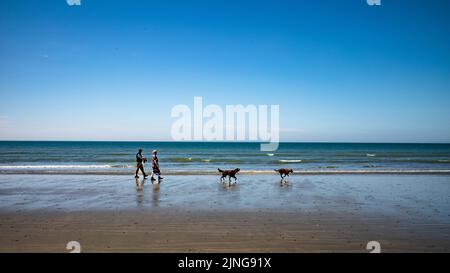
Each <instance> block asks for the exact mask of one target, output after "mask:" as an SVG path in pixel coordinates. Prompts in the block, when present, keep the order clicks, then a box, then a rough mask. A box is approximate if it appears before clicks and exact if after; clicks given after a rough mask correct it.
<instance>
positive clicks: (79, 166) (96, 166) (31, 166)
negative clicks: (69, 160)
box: [0, 165, 124, 169]
mask: <svg viewBox="0 0 450 273" xmlns="http://www.w3.org/2000/svg"><path fill="white" fill-rule="evenodd" d="M121 166H124V165H121ZM113 167H114V166H111V165H6V166H2V165H0V169H107V168H113Z"/></svg>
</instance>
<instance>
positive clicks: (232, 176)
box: [217, 168, 241, 184]
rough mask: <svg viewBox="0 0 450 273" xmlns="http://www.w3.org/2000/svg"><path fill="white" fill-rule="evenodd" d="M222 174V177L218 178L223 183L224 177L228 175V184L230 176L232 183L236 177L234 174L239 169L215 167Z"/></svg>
mask: <svg viewBox="0 0 450 273" xmlns="http://www.w3.org/2000/svg"><path fill="white" fill-rule="evenodd" d="M217 170H219V172H220V173H221V174H222V177H221V178H220V181H221V182H222V183H223V182H225V178H226V177H227V176H228V184H230V183H231V178H234V183H236V180H237V177H236V174H237V173H238V172H239V171H240V170H241V169H239V168H236V169H234V170H221V169H220V168H219V169H217Z"/></svg>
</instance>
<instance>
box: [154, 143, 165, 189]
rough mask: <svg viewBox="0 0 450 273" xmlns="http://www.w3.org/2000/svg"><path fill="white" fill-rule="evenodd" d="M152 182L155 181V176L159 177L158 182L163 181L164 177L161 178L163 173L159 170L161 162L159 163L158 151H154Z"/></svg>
mask: <svg viewBox="0 0 450 273" xmlns="http://www.w3.org/2000/svg"><path fill="white" fill-rule="evenodd" d="M152 169H153V170H152V181H155V180H156V179H155V177H154V176H155V175H157V176H158V182H160V181H161V179H163V177H162V176H161V171H160V169H159V162H158V151H157V150H153V151H152Z"/></svg>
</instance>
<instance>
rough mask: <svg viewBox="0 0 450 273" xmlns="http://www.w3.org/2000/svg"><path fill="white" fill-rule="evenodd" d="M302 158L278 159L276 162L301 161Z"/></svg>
mask: <svg viewBox="0 0 450 273" xmlns="http://www.w3.org/2000/svg"><path fill="white" fill-rule="evenodd" d="M302 161H303V160H301V159H280V160H278V162H280V163H301V162H302Z"/></svg>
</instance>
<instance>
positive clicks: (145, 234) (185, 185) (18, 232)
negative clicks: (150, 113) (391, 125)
mask: <svg viewBox="0 0 450 273" xmlns="http://www.w3.org/2000/svg"><path fill="white" fill-rule="evenodd" d="M449 179H450V177H449V176H437V175H341V176H340V175H336V176H299V175H296V176H293V177H292V178H290V180H289V183H287V184H280V183H279V182H280V181H279V179H277V178H276V176H267V175H260V176H240V177H239V180H238V184H236V185H231V186H228V185H227V184H221V183H219V182H218V177H216V176H200V177H195V176H187V177H182V176H167V177H166V179H165V180H164V182H163V183H161V184H160V185H152V184H151V183H150V182H149V181H146V182H145V184H144V185H143V186H141V185H139V187H137V186H136V184H135V180H134V179H132V178H130V177H129V176H117V175H115V176H105V175H85V176H80V175H1V176H0V185H1V186H0V204H1V208H0V233H1V234H2V235H1V236H0V251H1V252H67V250H66V249H65V246H66V244H67V242H69V241H78V242H80V244H81V247H82V251H83V252H368V250H366V244H367V243H368V242H369V241H378V242H380V244H381V248H382V251H383V252H448V251H449V250H450V215H449V212H450V210H449V207H450V205H449V200H450V198H449V197H450V187H449V186H448V182H449ZM38 182H39V183H38ZM140 182H142V181H141V180H140V181H139V183H140ZM387 189H388V190H387Z"/></svg>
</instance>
